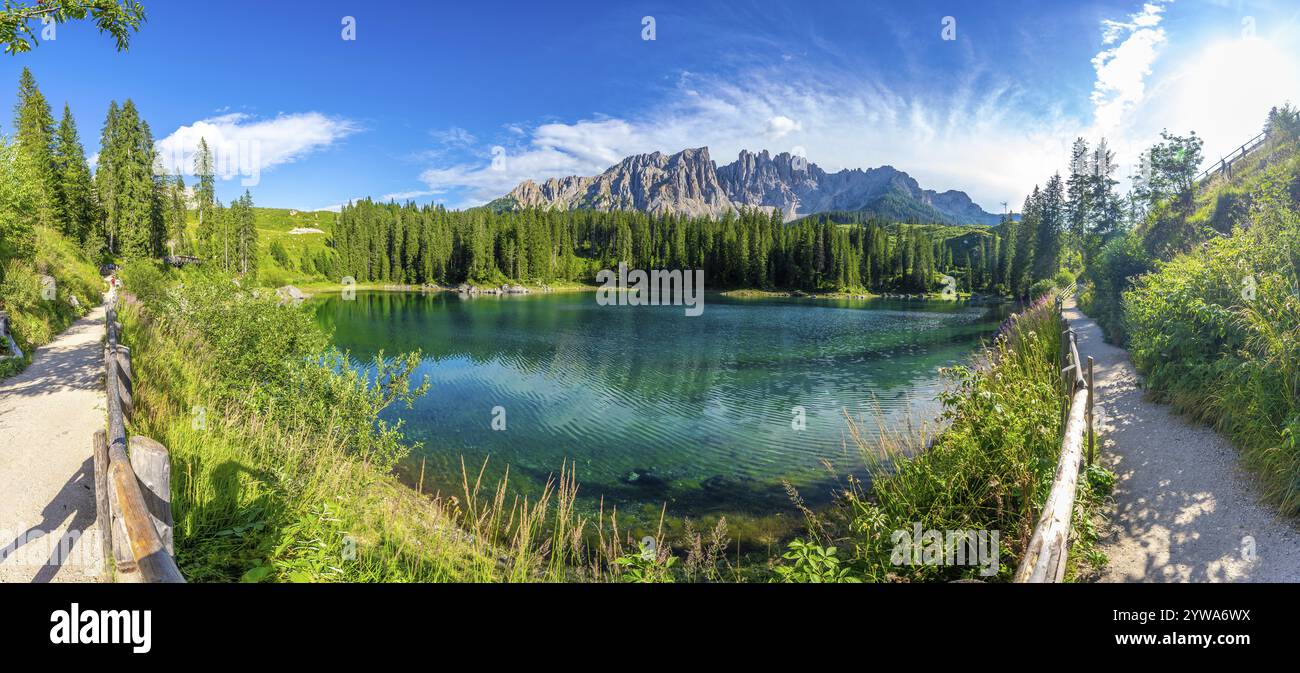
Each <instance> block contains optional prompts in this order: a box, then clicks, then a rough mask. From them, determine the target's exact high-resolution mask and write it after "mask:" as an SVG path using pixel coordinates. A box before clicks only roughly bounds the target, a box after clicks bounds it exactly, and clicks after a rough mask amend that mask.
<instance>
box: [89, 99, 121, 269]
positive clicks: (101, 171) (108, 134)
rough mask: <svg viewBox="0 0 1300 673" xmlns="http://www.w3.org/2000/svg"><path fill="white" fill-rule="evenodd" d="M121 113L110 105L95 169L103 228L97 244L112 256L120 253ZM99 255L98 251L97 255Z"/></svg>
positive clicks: (113, 104) (101, 225)
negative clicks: (118, 232)
mask: <svg viewBox="0 0 1300 673" xmlns="http://www.w3.org/2000/svg"><path fill="white" fill-rule="evenodd" d="M119 116H121V111H120V110H119V109H118V107H117V101H112V102H111V103H109V105H108V114H107V115H106V116H105V118H104V126H103V129H102V130H101V131H100V136H99V162H98V164H97V165H96V166H95V195H96V197H97V198H98V200H99V212H100V218H101V219H100V227H99V232H98V235H97V236H94V238H95V239H96V240H101V241H103V245H104V247H105V248H106V249H107V250H108V252H109V254H113V253H116V252H117V223H118V218H119V216H118V212H117V206H118V204H117V192H118V190H117V183H118V176H117V172H118V164H120V163H121V161H122V158H121V154H122V148H121V145H120V143H119V140H118V136H117V130H118V129H117V125H118V121H117V120H118V117H119ZM95 252H97V251H95Z"/></svg>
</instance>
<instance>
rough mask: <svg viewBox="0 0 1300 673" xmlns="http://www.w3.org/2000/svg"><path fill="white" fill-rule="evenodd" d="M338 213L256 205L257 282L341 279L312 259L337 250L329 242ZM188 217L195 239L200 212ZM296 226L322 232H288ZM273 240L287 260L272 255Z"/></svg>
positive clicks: (276, 283) (275, 283)
mask: <svg viewBox="0 0 1300 673" xmlns="http://www.w3.org/2000/svg"><path fill="white" fill-rule="evenodd" d="M337 216H338V214H337V213H334V212H331V211H327V210H320V211H299V210H293V209H289V208H254V209H253V217H254V222H255V226H256V227H257V259H258V278H257V280H258V283H259V284H260V285H263V286H266V287H280V286H283V285H296V286H304V285H310V284H324V283H331V282H332V283H337V282H338V281H339V279H337V278H326V277H325V275H324V274H322V273H320V272H319V271H318V270H317V269H316V268H315V265H314V264H313V261H312V260H314V259H315V258H317V257H318V256H321V255H325V256H328V257H332V256H333V254H334V251H333V249H332V248H330V247H329V243H330V237H331V236H332V235H333V233H334V221H335V218H336V217H337ZM187 217H188V225H189V230H190V240H195V238H194V237H195V235H196V234H197V231H198V213H197V211H193V210H192V211H189V213H188V215H187ZM294 229H320V230H321V231H322V232H323V233H319V234H317V233H305V234H290V233H289V232H290V231H292V230H294ZM273 244H278V245H280V246H281V247H282V248H283V249H284V251H285V253H286V258H287V259H286V260H278V259H276V258H275V257H273V256H272V254H271V249H272V245H273Z"/></svg>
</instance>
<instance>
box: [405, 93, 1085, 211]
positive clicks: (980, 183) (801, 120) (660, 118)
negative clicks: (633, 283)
mask: <svg viewBox="0 0 1300 673" xmlns="http://www.w3.org/2000/svg"><path fill="white" fill-rule="evenodd" d="M983 84H987V83H983ZM980 90H981V92H982V94H983V95H982V97H976V96H971V95H955V96H948V97H947V98H946V99H927V98H919V97H914V96H904V95H902V94H899V93H896V92H894V91H892V90H891V89H889V88H888V87H886V86H884V85H883V84H880V83H878V82H874V81H862V80H848V79H842V78H834V79H832V78H829V77H823V78H820V79H819V78H816V77H802V76H801V77H790V76H784V75H782V76H772V75H760V74H756V75H750V76H746V77H739V78H737V77H729V78H725V79H723V78H717V77H708V76H702V75H693V74H687V75H683V76H682V77H681V78H680V80H679V81H678V83H677V85H676V86H675V87H673V88H672V89H671V90H670V91H669V92H668V93H667V95H666V96H665V97H664V101H665V102H664V103H663V104H662V105H661V106H660V107H658V108H656V109H653V110H649V111H647V113H646V114H645V115H644V116H641V117H637V118H609V117H599V118H591V119H582V120H577V121H574V122H569V123H561V122H551V123H545V124H540V125H537V126H535V127H531V128H526V129H522V130H523V131H524V133H523V137H522V139H520V140H519V141H517V142H514V143H508V146H502V147H499V148H498V152H497V156H495V157H494V156H493V155H492V153H491V152H490V151H489V150H486V149H480V150H479V151H478V153H477V156H475V157H474V158H472V159H465V160H462V161H459V162H456V163H454V164H451V165H440V166H434V167H432V168H429V169H427V170H425V171H424V172H423V173H422V174H421V176H420V179H421V181H422V182H424V183H425V184H426V185H427V186H428V187H429V188H430V189H431V190H443V191H449V192H451V191H458V190H459V192H460V193H461V194H462V195H463V197H464V198H463V202H462V203H460V204H457V205H475V204H480V203H483V202H485V201H487V200H490V199H492V198H495V197H497V196H500V195H502V194H504V193H506V192H508V191H509V190H510V189H512V188H513V187H514V186H515V185H516V184H518V183H519V182H521V181H523V180H526V179H532V180H540V179H545V178H548V177H560V176H566V175H594V174H598V173H600V172H602V171H604V170H605V169H606V168H608V167H609V166H610V165H612V164H614V163H616V162H618V161H619V160H621V159H622V158H624V157H626V156H628V155H632V154H640V153H646V152H653V151H664V152H676V151H679V150H681V149H684V148H687V147H698V146H704V145H706V146H708V147H709V148H710V152H711V156H712V157H713V159H714V161H716V162H718V163H727V162H730V161H732V160H734V158H735V157H736V155H737V154H738V153H739V151H740V150H742V149H749V150H758V149H768V150H771V151H773V152H795V153H799V154H805V155H806V156H807V157H808V158H809V160H810V161H812V162H814V163H817V164H818V165H820V166H821V167H823V168H825V169H827V170H838V169H840V168H857V167H870V166H879V165H882V164H892V165H894V166H895V167H897V168H899V169H901V170H906V171H908V172H909V173H911V174H912V175H913V176H914V177H916V178H917V179H918V180H919V181H920V182H921V183H922V184H923V185H924V186H926V187H929V188H935V189H939V190H944V189H963V190H966V191H968V192H969V193H971V195H972V197H973V198H975V199H976V201H977V202H979V203H981V205H983V206H985V208H986V209H988V210H996V209H998V207H999V204H1000V202H1001V201H1014V200H1016V199H1018V198H1020V197H1022V196H1023V194H1024V192H1025V191H1026V190H1027V189H1028V188H1029V187H1030V186H1032V184H1033V183H1034V182H1041V181H1042V180H1043V179H1044V178H1045V177H1046V176H1047V175H1049V174H1050V172H1051V171H1052V170H1055V166H1057V165H1059V162H1060V161H1063V158H1064V156H1065V151H1066V144H1067V143H1068V138H1069V137H1070V136H1069V132H1068V131H1063V130H1062V129H1063V128H1064V127H1063V124H1065V121H1064V120H1059V119H1057V118H1056V117H1055V116H1054V115H1047V116H1046V117H1043V116H1039V117H1036V118H1029V117H1028V116H1026V115H1022V114H1020V113H1019V112H1018V110H1019V107H1020V106H1018V104H1017V101H1018V90H1017V89H1015V88H1014V87H1011V86H1007V85H998V86H981V87H980ZM1063 138H1064V139H1065V140H1063ZM796 149H797V150H798V152H796ZM1007 156H1015V157H1017V160H1016V161H1015V162H1008V161H1006V159H1005V157H1007Z"/></svg>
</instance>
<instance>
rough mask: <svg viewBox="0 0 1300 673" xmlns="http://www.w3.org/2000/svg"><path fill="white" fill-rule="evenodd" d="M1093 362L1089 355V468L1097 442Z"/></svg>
mask: <svg viewBox="0 0 1300 673" xmlns="http://www.w3.org/2000/svg"><path fill="white" fill-rule="evenodd" d="M1092 362H1093V361H1092V356H1091V355H1089V356H1088V465H1089V467H1091V466H1092V458H1093V455H1092V454H1093V443H1094V441H1095V440H1094V439H1093V429H1092V398H1093V383H1092Z"/></svg>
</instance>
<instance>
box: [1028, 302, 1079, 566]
mask: <svg viewBox="0 0 1300 673" xmlns="http://www.w3.org/2000/svg"><path fill="white" fill-rule="evenodd" d="M1072 294H1074V286H1073V285H1072V286H1071V287H1069V288H1066V289H1065V290H1064V291H1062V292H1061V294H1060V295H1059V296H1058V297H1057V302H1058V304H1057V308H1058V309H1059V308H1060V303H1061V300H1062V298H1063V297H1068V296H1070V295H1072ZM1061 363H1062V365H1063V366H1062V368H1061V391H1062V393H1063V394H1064V397H1065V399H1066V400H1067V404H1066V407H1065V411H1064V414H1063V416H1064V419H1063V427H1064V428H1065V431H1064V433H1063V435H1064V436H1063V437H1062V439H1061V455H1060V458H1058V460H1057V463H1056V475H1055V477H1054V478H1053V479H1052V490H1051V491H1050V492H1049V493H1048V495H1047V502H1045V503H1044V504H1043V512H1042V514H1041V515H1040V516H1039V517H1038V524H1037V525H1036V526H1034V533H1033V535H1032V536H1031V537H1030V538H1029V545H1028V546H1027V547H1026V548H1025V554H1024V556H1023V557H1021V559H1020V565H1019V566H1018V567H1017V568H1016V574H1015V581H1016V582H1039V583H1042V582H1060V581H1062V580H1064V579H1065V562H1066V559H1067V558H1068V557H1069V552H1070V530H1071V524H1070V518H1071V516H1072V515H1073V514H1074V496H1075V489H1076V488H1077V487H1078V485H1079V466H1080V465H1081V464H1082V463H1083V461H1084V459H1085V452H1086V459H1087V461H1088V464H1089V465H1091V464H1092V461H1093V458H1094V450H1095V446H1094V445H1095V443H1096V440H1095V435H1094V432H1093V426H1092V420H1093V413H1092V404H1093V382H1092V357H1091V356H1089V357H1088V359H1087V361H1086V362H1084V361H1082V360H1080V359H1079V346H1078V340H1077V338H1076V336H1075V333H1074V330H1072V329H1067V330H1065V332H1064V333H1062V336H1061Z"/></svg>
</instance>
